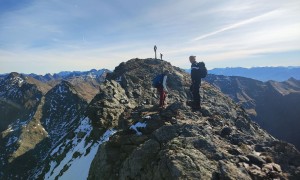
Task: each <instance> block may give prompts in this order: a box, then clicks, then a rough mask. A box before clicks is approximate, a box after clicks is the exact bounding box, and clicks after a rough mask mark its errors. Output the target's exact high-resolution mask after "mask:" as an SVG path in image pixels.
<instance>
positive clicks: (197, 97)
mask: <svg viewBox="0 0 300 180" xmlns="http://www.w3.org/2000/svg"><path fill="white" fill-rule="evenodd" d="M199 88H200V83H194V84H193V101H194V103H193V104H194V107H196V108H199V107H200V92H199Z"/></svg>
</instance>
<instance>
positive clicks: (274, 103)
mask: <svg viewBox="0 0 300 180" xmlns="http://www.w3.org/2000/svg"><path fill="white" fill-rule="evenodd" d="M206 81H207V82H209V83H211V84H213V85H214V86H215V87H217V88H219V89H220V90H221V91H222V92H223V93H224V94H226V95H228V96H229V97H231V98H232V99H233V100H234V101H235V102H237V103H239V104H241V105H242V107H243V108H244V109H245V110H246V111H247V112H248V113H249V115H250V117H251V119H252V120H254V121H255V122H257V123H258V124H259V125H260V126H261V127H262V128H264V129H266V130H267V131H268V132H269V133H270V134H272V135H273V136H275V137H276V138H279V139H281V140H284V141H288V142H290V143H292V144H294V145H295V146H296V147H297V148H298V149H300V134H299V130H298V129H299V128H298V127H299V126H300V124H299V117H300V107H299V106H298V104H299V102H300V80H296V79H294V78H290V79H289V80H287V81H284V82H276V81H267V82H261V81H258V80H254V79H250V78H245V77H238V76H220V75H212V74H211V75H209V76H208V77H207V78H206Z"/></svg>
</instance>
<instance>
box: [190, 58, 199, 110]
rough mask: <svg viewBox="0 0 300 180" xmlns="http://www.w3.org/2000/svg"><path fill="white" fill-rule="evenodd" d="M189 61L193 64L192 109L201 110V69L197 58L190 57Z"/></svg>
mask: <svg viewBox="0 0 300 180" xmlns="http://www.w3.org/2000/svg"><path fill="white" fill-rule="evenodd" d="M189 59H190V62H191V63H192V66H191V78H192V85H191V91H192V95H193V105H192V107H193V109H201V105H200V94H199V88H200V85H201V77H200V68H199V66H198V63H197V61H196V56H190V57H189Z"/></svg>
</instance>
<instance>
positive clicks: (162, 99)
mask: <svg viewBox="0 0 300 180" xmlns="http://www.w3.org/2000/svg"><path fill="white" fill-rule="evenodd" d="M169 73H170V72H169V71H168V70H166V71H164V73H163V81H162V83H161V84H160V85H159V86H158V87H157V92H158V93H159V107H161V108H165V105H166V104H165V100H166V96H167V94H166V93H168V89H167V78H168V76H167V75H168V74H169Z"/></svg>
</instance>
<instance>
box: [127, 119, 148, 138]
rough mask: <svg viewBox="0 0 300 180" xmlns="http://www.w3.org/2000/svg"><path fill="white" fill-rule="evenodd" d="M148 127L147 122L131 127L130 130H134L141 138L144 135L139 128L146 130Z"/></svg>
mask: <svg viewBox="0 0 300 180" xmlns="http://www.w3.org/2000/svg"><path fill="white" fill-rule="evenodd" d="M146 126H147V124H146V122H143V123H141V122H138V123H136V124H134V125H132V126H130V128H129V129H132V130H134V131H135V132H136V135H139V136H140V135H142V133H141V132H140V131H139V130H138V129H137V128H145V127H146Z"/></svg>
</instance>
